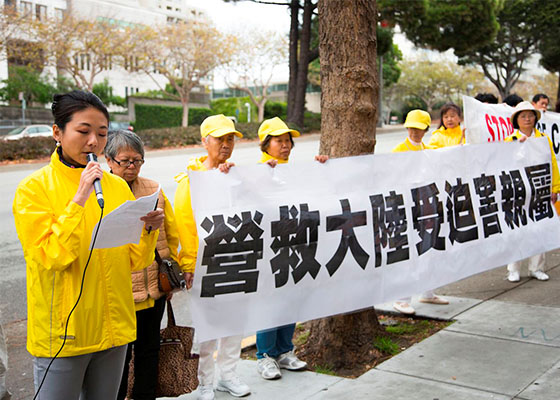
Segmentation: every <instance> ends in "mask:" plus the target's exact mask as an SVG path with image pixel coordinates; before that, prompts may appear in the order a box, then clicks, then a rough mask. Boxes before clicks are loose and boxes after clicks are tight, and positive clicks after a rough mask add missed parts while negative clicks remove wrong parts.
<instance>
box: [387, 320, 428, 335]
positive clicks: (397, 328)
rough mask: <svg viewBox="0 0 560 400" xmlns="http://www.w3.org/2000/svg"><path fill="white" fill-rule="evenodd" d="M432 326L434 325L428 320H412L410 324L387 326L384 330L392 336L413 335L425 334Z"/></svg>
mask: <svg viewBox="0 0 560 400" xmlns="http://www.w3.org/2000/svg"><path fill="white" fill-rule="evenodd" d="M433 325H434V324H432V323H431V321H428V320H412V321H411V322H403V323H398V324H397V325H392V326H387V327H386V328H385V330H386V331H387V332H388V333H391V334H393V335H410V334H414V333H425V332H427V331H429V330H430V329H432V328H433Z"/></svg>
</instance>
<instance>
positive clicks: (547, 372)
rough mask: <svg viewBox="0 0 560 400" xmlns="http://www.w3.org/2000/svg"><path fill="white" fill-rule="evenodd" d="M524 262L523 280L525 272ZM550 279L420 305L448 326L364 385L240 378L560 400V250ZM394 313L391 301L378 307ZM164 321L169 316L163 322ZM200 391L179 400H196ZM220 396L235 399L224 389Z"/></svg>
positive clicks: (20, 365) (454, 291)
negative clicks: (440, 302)
mask: <svg viewBox="0 0 560 400" xmlns="http://www.w3.org/2000/svg"><path fill="white" fill-rule="evenodd" d="M526 268H527V267H526V266H524V269H522V276H526V274H527V270H526ZM546 269H547V271H548V273H549V275H550V280H549V281H547V282H539V281H536V280H534V279H528V278H526V277H523V278H522V280H521V282H519V283H510V282H508V281H507V280H505V276H506V271H505V267H501V268H497V269H494V270H491V271H488V272H485V273H482V274H478V275H475V276H473V277H470V278H467V279H464V280H462V281H459V282H455V283H452V284H450V285H447V286H445V287H443V288H440V289H439V290H438V291H437V293H438V294H442V295H445V296H446V297H447V298H448V299H449V300H450V304H449V305H448V306H435V305H428V304H423V303H419V302H417V301H413V302H412V305H413V307H414V308H415V309H416V313H417V315H419V316H425V317H429V318H437V319H448V320H455V321H456V322H454V323H453V324H451V325H450V326H449V327H447V328H445V329H443V330H442V331H440V332H438V333H436V334H435V335H433V336H431V337H430V338H428V339H426V340H424V341H422V342H420V343H418V344H416V345H414V346H412V347H410V348H409V349H407V350H405V351H404V352H402V353H401V354H399V355H397V356H395V357H393V358H391V359H390V360H387V361H385V362H384V363H382V364H380V365H378V366H377V367H376V368H374V369H372V370H370V371H368V372H366V373H365V374H363V375H362V376H360V377H359V378H357V379H346V378H340V377H336V376H330V375H323V374H317V373H314V372H311V371H306V372H290V371H284V370H283V375H282V379H280V380H276V381H265V380H264V379H262V378H261V377H260V376H259V375H258V374H257V371H256V362H255V361H247V360H242V361H241V362H240V365H239V367H238V373H239V375H240V376H241V378H242V379H243V380H245V381H246V382H247V384H249V386H250V387H251V390H252V393H251V395H250V396H249V397H247V399H255V400H276V399H279V400H280V399H282V400H283V399H290V400H303V399H311V400H322V399H329V400H346V399H353V400H366V399H367V400H377V399H383V400H385V399H391V400H401V399H402V400H423V399H426V400H434V399H438V400H446V399H449V400H478V399H498V400H505V399H519V400H557V399H559V398H560V395H559V393H560V250H556V251H552V252H549V253H548V255H547V268H546ZM186 302H187V296H183V295H181V294H178V295H176V296H175V297H174V299H173V304H174V311H175V316H176V320H177V323H178V324H179V325H186V324H188V318H189V317H188V313H187V311H186V310H187V304H186ZM376 308H377V309H379V310H384V311H388V312H392V307H391V304H390V303H387V304H382V305H378V306H376ZM164 318H165V317H164ZM25 323H26V321H16V322H14V323H12V324H9V325H8V326H5V327H4V328H5V330H6V335H7V336H8V346H9V353H10V361H9V362H10V370H9V371H8V387H9V388H10V390H11V391H12V392H13V394H14V396H13V399H14V400H15V399H31V398H32V397H33V395H32V393H33V378H32V366H31V357H30V356H29V354H28V353H27V352H26V351H25ZM197 396H198V393H197V392H193V393H191V394H189V395H183V396H181V397H178V399H181V400H195V399H197ZM216 399H217V400H225V399H228V400H232V399H234V397H232V396H230V395H229V394H225V393H222V392H216Z"/></svg>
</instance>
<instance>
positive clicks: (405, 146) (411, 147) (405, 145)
mask: <svg viewBox="0 0 560 400" xmlns="http://www.w3.org/2000/svg"><path fill="white" fill-rule="evenodd" d="M427 148H428V146H426V145H425V144H424V142H421V143H420V146H417V145H415V144H414V143H412V142H411V141H410V139H409V138H408V137H407V138H406V139H405V140H404V142H402V143H399V144H397V145H396V146H395V147H394V148H393V150H391V152H392V153H403V152H405V151H420V150H426V149H427Z"/></svg>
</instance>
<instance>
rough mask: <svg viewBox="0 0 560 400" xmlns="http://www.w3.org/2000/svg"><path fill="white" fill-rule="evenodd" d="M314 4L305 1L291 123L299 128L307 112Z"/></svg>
mask: <svg viewBox="0 0 560 400" xmlns="http://www.w3.org/2000/svg"><path fill="white" fill-rule="evenodd" d="M313 8H314V7H313V3H311V0H305V2H304V5H303V24H302V27H301V36H300V41H299V61H298V71H297V83H296V95H295V98H294V108H293V110H292V111H293V113H292V115H291V118H290V121H291V122H293V123H294V124H296V125H297V126H298V127H300V128H302V127H303V117H304V112H305V92H306V89H307V73H308V71H309V48H310V46H311V18H312V17H313Z"/></svg>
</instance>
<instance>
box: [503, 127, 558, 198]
mask: <svg viewBox="0 0 560 400" xmlns="http://www.w3.org/2000/svg"><path fill="white" fill-rule="evenodd" d="M522 136H523V134H522V133H520V132H519V130H516V131H515V132H513V133H512V134H511V135H509V136H508V137H507V138H506V139H505V141H506V142H512V141H513V138H514V137H515V138H516V139H517V140H519V139H521V137H522ZM532 136H533V135H531V137H532ZM534 137H545V138H547V139H548V145H549V146H550V158H551V160H552V192H553V193H560V173H559V171H558V163H557V162H556V155H555V154H554V148H553V147H552V141H551V140H550V138H549V137H548V136H547V135H545V134H544V133H542V132H539V130H538V129H536V128H535V135H534Z"/></svg>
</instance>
